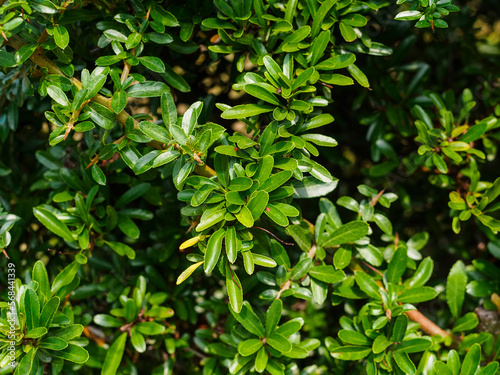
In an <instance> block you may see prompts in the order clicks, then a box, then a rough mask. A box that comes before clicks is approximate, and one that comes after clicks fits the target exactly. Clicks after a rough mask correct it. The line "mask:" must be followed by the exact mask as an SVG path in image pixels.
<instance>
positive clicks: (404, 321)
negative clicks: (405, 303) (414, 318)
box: [391, 314, 408, 343]
mask: <svg viewBox="0 0 500 375" xmlns="http://www.w3.org/2000/svg"><path fill="white" fill-rule="evenodd" d="M407 327H408V317H407V316H406V315H404V314H403V315H399V316H398V317H397V318H396V321H395V322H394V327H393V328H392V339H391V340H392V342H396V343H398V342H401V341H403V339H404V337H405V335H406V329H407Z"/></svg>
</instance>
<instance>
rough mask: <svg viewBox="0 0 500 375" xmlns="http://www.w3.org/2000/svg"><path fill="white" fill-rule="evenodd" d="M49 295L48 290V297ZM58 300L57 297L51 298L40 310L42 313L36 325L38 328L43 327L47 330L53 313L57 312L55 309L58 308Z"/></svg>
mask: <svg viewBox="0 0 500 375" xmlns="http://www.w3.org/2000/svg"><path fill="white" fill-rule="evenodd" d="M50 295H51V292H50V289H49V294H48V296H50ZM60 301H61V300H60V299H59V297H52V298H51V299H50V300H49V301H48V302H47V303H46V304H45V305H44V306H43V309H42V312H41V313H40V322H39V323H38V324H39V326H40V327H45V328H47V329H48V328H49V327H50V324H51V323H52V319H53V318H54V315H55V313H56V312H57V309H58V308H59V304H60Z"/></svg>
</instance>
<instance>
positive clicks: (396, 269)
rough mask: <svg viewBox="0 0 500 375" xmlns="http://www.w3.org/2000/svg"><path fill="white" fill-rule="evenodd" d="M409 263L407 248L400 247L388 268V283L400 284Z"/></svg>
mask: <svg viewBox="0 0 500 375" xmlns="http://www.w3.org/2000/svg"><path fill="white" fill-rule="evenodd" d="M407 261H408V255H407V249H406V246H400V247H398V249H397V250H396V251H395V252H394V255H393V256H392V259H391V261H390V262H389V266H388V267H387V271H386V277H387V281H388V282H390V283H392V284H397V283H398V282H399V279H400V278H401V276H403V274H404V273H405V270H406V262H407Z"/></svg>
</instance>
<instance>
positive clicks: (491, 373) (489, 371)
mask: <svg viewBox="0 0 500 375" xmlns="http://www.w3.org/2000/svg"><path fill="white" fill-rule="evenodd" d="M497 370H498V362H491V363H489V364H488V365H487V366H485V367H483V368H482V370H481V371H479V372H478V373H477V375H495V374H496V373H497Z"/></svg>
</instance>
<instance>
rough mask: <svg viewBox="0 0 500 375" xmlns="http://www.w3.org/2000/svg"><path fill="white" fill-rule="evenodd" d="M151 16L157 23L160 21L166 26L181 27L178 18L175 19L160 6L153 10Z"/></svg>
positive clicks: (157, 5)
mask: <svg viewBox="0 0 500 375" xmlns="http://www.w3.org/2000/svg"><path fill="white" fill-rule="evenodd" d="M151 16H152V17H153V19H154V20H155V21H158V22H160V23H161V24H163V25H165V26H169V27H175V26H179V21H177V18H175V16H174V15H173V14H172V13H170V12H168V11H166V10H165V9H163V8H162V7H161V6H160V5H159V4H156V5H155V6H154V8H153V9H152V10H151Z"/></svg>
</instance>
